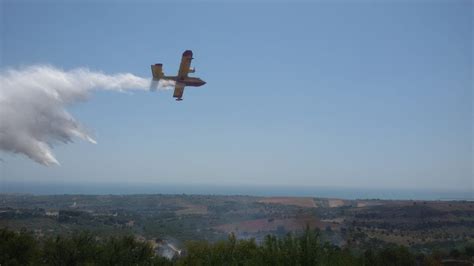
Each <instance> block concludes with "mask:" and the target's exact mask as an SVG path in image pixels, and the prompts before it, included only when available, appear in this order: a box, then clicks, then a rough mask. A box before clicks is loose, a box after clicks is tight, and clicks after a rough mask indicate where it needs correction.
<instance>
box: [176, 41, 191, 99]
mask: <svg viewBox="0 0 474 266" xmlns="http://www.w3.org/2000/svg"><path fill="white" fill-rule="evenodd" d="M191 60H193V52H192V51H191V50H186V51H184V53H183V57H181V64H180V65H179V71H178V79H184V78H186V77H187V76H188V73H189V69H190V68H191ZM175 92H176V90H175Z"/></svg>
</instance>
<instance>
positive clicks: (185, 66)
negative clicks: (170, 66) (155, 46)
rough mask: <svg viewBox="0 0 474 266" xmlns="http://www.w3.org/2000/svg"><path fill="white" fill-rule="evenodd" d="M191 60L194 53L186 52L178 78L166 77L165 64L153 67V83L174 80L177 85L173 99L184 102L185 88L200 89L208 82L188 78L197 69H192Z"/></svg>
mask: <svg viewBox="0 0 474 266" xmlns="http://www.w3.org/2000/svg"><path fill="white" fill-rule="evenodd" d="M191 60H193V52H192V51H191V50H186V51H184V53H183V57H182V58H181V65H180V66H179V71H178V76H165V74H164V73H163V64H154V65H151V73H152V74H153V81H154V82H156V83H157V82H158V81H159V80H160V79H167V80H174V81H176V84H175V86H174V93H173V97H175V98H176V101H182V100H183V92H184V87H185V86H191V87H200V86H202V85H204V84H206V82H205V81H204V80H202V79H200V78H196V77H188V74H189V73H194V72H195V71H196V69H195V68H191Z"/></svg>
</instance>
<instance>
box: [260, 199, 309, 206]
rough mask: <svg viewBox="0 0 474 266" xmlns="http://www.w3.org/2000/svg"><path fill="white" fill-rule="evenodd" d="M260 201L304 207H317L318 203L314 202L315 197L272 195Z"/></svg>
mask: <svg viewBox="0 0 474 266" xmlns="http://www.w3.org/2000/svg"><path fill="white" fill-rule="evenodd" d="M258 202H261V203H267V204H283V205H294V206H298V207H304V208H316V207H317V205H316V203H315V202H314V200H313V198H309V197H301V198H300V197H298V198H296V197H271V198H263V199H261V200H259V201H258Z"/></svg>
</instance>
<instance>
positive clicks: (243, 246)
mask: <svg viewBox="0 0 474 266" xmlns="http://www.w3.org/2000/svg"><path fill="white" fill-rule="evenodd" d="M471 248H472V246H471V245H467V246H466V247H465V248H464V249H462V250H453V251H452V252H451V254H450V255H443V254H441V253H439V252H433V253H432V254H431V255H429V256H426V255H423V254H417V255H416V256H415V254H413V253H412V252H410V250H408V249H407V248H406V247H402V246H389V247H385V248H381V249H375V248H374V249H370V250H366V251H365V252H363V253H362V254H360V255H356V254H355V253H354V252H355V251H353V250H349V249H341V248H339V247H337V246H335V245H332V244H329V243H327V242H326V243H323V242H322V240H321V233H320V231H319V230H318V229H316V230H311V229H309V228H306V230H305V231H304V232H303V233H302V234H300V235H292V234H287V235H286V236H284V237H276V236H273V235H267V236H266V237H265V238H264V239H263V241H262V243H261V244H257V243H256V241H255V239H240V240H239V239H237V237H236V236H235V235H234V234H231V235H229V237H228V239H227V240H224V241H218V242H215V243H209V242H207V241H190V242H187V243H186V252H185V255H184V256H181V257H178V258H175V259H173V260H172V261H170V260H168V259H166V258H163V257H160V256H157V255H155V252H154V250H153V247H152V246H151V245H150V244H149V243H148V242H142V241H138V240H136V239H135V237H133V236H122V237H111V238H107V239H104V240H101V239H98V238H97V237H96V236H94V235H93V234H91V233H88V232H81V233H75V234H73V235H71V236H57V237H54V238H46V239H44V240H43V241H39V240H36V239H35V238H34V237H33V236H32V235H31V234H30V233H28V232H25V231H21V232H13V231H9V230H7V229H0V265H166V266H168V265H198V266H199V265H211V266H212V265H229V266H232V265H235V266H237V265H277V266H279V265H295V266H309V265H335V266H339V265H340V266H345V265H361V266H365V265H370V266H372V265H374V266H378V265H380V266H382V265H383V266H385V265H388V266H390V265H393V266H398V265H426V266H428V265H433V266H434V265H441V261H442V258H443V257H446V256H451V257H456V258H467V259H469V258H470V257H469V255H470V254H472V253H471V252H472V249H471Z"/></svg>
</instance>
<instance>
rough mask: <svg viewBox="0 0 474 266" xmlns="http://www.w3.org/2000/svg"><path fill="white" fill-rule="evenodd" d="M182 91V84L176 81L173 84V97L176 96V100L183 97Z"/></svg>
mask: <svg viewBox="0 0 474 266" xmlns="http://www.w3.org/2000/svg"><path fill="white" fill-rule="evenodd" d="M183 93H184V84H183V83H180V82H176V85H175V86H174V93H173V97H175V98H177V99H176V100H181V98H183Z"/></svg>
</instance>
